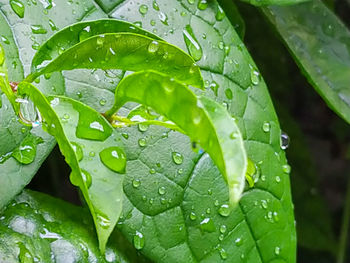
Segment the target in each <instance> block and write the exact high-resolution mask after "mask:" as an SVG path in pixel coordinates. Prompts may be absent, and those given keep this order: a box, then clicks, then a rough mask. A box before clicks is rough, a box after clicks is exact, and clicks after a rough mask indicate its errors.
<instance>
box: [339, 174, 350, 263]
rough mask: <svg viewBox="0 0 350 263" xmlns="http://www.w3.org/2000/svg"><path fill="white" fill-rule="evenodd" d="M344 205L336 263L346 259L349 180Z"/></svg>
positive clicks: (349, 201)
mask: <svg viewBox="0 0 350 263" xmlns="http://www.w3.org/2000/svg"><path fill="white" fill-rule="evenodd" d="M345 198H346V199H345V204H344V212H343V220H342V225H341V229H340V239H339V249H338V256H337V263H344V262H345V258H346V246H347V240H348V232H349V221H350V178H349V179H348V185H347V187H346V197H345Z"/></svg>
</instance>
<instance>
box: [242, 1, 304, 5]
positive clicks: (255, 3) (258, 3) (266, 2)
mask: <svg viewBox="0 0 350 263" xmlns="http://www.w3.org/2000/svg"><path fill="white" fill-rule="evenodd" d="M241 1H243V2H247V3H249V4H251V5H255V6H266V5H296V4H299V3H302V2H307V1H310V0H241Z"/></svg>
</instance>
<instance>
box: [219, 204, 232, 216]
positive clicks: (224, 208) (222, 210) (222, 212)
mask: <svg viewBox="0 0 350 263" xmlns="http://www.w3.org/2000/svg"><path fill="white" fill-rule="evenodd" d="M230 213H231V211H230V207H229V205H227V204H223V205H222V206H220V208H219V214H220V215H221V216H224V217H226V216H229V215H230Z"/></svg>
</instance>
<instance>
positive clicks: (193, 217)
mask: <svg viewBox="0 0 350 263" xmlns="http://www.w3.org/2000/svg"><path fill="white" fill-rule="evenodd" d="M196 218H197V216H196V214H195V212H191V213H190V219H191V220H192V221H194V220H196Z"/></svg>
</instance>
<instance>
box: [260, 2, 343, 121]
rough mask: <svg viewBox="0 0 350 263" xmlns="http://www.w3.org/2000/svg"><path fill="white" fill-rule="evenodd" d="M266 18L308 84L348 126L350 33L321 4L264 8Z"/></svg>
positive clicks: (312, 3)
mask: <svg viewBox="0 0 350 263" xmlns="http://www.w3.org/2000/svg"><path fill="white" fill-rule="evenodd" d="M263 11H264V14H265V15H266V16H267V17H268V18H269V20H270V22H271V23H272V24H273V25H274V27H275V28H276V30H277V31H278V33H279V34H280V35H281V36H282V38H283V40H284V42H285V43H286V45H287V46H288V48H289V49H290V51H291V53H292V55H293V57H294V59H295V60H296V62H297V64H298V65H299V67H300V68H301V69H302V71H303V73H304V74H305V75H306V77H307V79H308V81H309V82H310V83H311V85H312V86H313V87H314V88H315V89H316V91H317V92H318V93H319V94H320V95H321V97H322V98H323V99H324V100H325V101H326V103H327V104H328V105H329V107H330V108H331V109H332V110H334V111H335V112H336V113H337V114H338V115H339V116H340V117H342V118H343V119H344V120H345V121H347V122H348V123H349V122H350V86H349V83H350V62H349V61H350V32H349V30H348V29H347V28H346V26H345V25H344V24H343V23H342V22H341V21H340V20H339V19H338V18H337V17H336V16H335V14H334V13H333V12H331V11H330V10H329V9H328V8H327V7H326V6H325V5H324V4H323V3H322V1H318V0H316V1H311V2H309V3H304V4H300V5H296V6H290V7H266V8H264V9H263Z"/></svg>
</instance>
